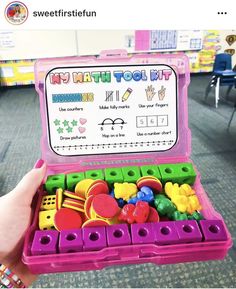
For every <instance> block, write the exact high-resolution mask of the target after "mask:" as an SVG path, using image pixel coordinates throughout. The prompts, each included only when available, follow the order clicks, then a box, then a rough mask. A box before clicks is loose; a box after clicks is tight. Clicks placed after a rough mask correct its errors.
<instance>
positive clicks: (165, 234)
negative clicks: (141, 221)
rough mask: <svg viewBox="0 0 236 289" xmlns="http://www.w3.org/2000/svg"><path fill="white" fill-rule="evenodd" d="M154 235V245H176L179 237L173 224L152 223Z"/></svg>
mask: <svg viewBox="0 0 236 289" xmlns="http://www.w3.org/2000/svg"><path fill="white" fill-rule="evenodd" d="M152 225H153V230H154V234H155V243H156V244H157V245H168V244H178V243H179V236H178V233H177V229H176V226H175V222H173V221H171V222H168V221H166V222H159V223H153V224H152Z"/></svg>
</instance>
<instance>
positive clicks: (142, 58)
mask: <svg viewBox="0 0 236 289" xmlns="http://www.w3.org/2000/svg"><path fill="white" fill-rule="evenodd" d="M189 80H190V74H189V63H188V58H187V56H185V55H184V54H138V55H133V56H131V55H127V52H126V51H125V50H112V51H102V52H101V54H100V56H98V57H64V58H52V59H40V60H38V61H36V64H35V87H36V90H37V92H38V94H39V97H40V110H41V120H42V138H41V150H42V158H43V159H44V160H45V161H46V163H47V164H54V165H55V164H74V163H76V166H77V167H78V169H79V168H80V167H84V166H85V165H88V164H94V165H96V164H98V163H103V164H113V163H115V162H122V161H125V162H129V161H130V162H136V163H139V162H140V163H143V162H146V163H153V162H158V163H160V162H164V161H165V160H166V159H167V158H168V159H175V158H178V159H183V160H187V159H188V157H189V155H190V152H191V136H190V130H189V128H188V106H187V88H188V84H189ZM84 99H86V100H87V101H82V100H84ZM106 107H108V108H106ZM115 107H118V108H115ZM64 121H65V122H64ZM73 121H74V122H73ZM112 127H113V129H112ZM71 130H72V131H71ZM112 130H115V132H114V131H112ZM107 135H108V137H107ZM109 138H110V139H109ZM107 139H109V140H107Z"/></svg>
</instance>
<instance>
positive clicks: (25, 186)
mask: <svg viewBox="0 0 236 289" xmlns="http://www.w3.org/2000/svg"><path fill="white" fill-rule="evenodd" d="M45 175H46V164H45V163H44V164H43V165H42V166H41V168H35V169H32V170H31V171H29V172H28V173H27V174H26V175H25V176H24V177H23V178H22V180H21V181H20V182H19V183H18V185H17V186H16V187H15V188H14V189H13V190H12V191H11V192H10V194H9V196H11V197H14V198H18V199H19V201H24V202H25V203H26V204H31V202H32V198H33V196H34V194H35V193H36V191H37V189H38V188H39V186H40V185H41V184H42V182H43V179H44V177H45Z"/></svg>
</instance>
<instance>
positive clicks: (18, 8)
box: [5, 1, 28, 25]
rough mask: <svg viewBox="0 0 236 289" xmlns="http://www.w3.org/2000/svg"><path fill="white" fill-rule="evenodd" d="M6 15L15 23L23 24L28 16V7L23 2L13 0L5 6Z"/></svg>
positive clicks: (9, 20) (8, 19)
mask: <svg viewBox="0 0 236 289" xmlns="http://www.w3.org/2000/svg"><path fill="white" fill-rule="evenodd" d="M5 17H6V19H7V21H8V22H10V23H11V24H13V25H20V24H23V23H24V22H25V21H26V19H27V18H28V8H27V7H26V5H25V4H24V3H22V2H19V1H14V2H11V3H9V4H8V5H7V7H6V8H5Z"/></svg>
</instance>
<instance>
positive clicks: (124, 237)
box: [106, 224, 131, 247]
mask: <svg viewBox="0 0 236 289" xmlns="http://www.w3.org/2000/svg"><path fill="white" fill-rule="evenodd" d="M106 234H107V244H108V247H112V246H121V245H130V244H131V237H130V233H129V227H128V225H127V224H119V225H113V226H107V227H106Z"/></svg>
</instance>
